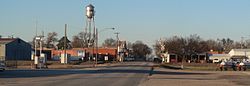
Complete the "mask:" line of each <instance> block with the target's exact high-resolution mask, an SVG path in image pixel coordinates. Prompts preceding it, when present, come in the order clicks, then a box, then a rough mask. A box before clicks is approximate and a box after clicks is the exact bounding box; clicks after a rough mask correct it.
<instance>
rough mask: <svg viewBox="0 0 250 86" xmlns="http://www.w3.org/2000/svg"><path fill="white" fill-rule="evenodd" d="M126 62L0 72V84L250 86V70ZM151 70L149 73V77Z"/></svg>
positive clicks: (24, 85)
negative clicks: (173, 68)
mask: <svg viewBox="0 0 250 86" xmlns="http://www.w3.org/2000/svg"><path fill="white" fill-rule="evenodd" d="M152 65H153V64H152V63H146V62H129V63H127V62H125V63H119V64H116V65H111V66H109V67H105V66H102V67H100V66H99V67H97V68H83V69H49V70H7V71H4V72H0V86H250V82H249V80H250V72H249V71H187V70H170V69H164V68H155V69H154V71H153V72H152V71H151V66H152ZM149 73H152V76H149V75H150V74H149Z"/></svg>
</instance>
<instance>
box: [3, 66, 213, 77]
mask: <svg viewBox="0 0 250 86" xmlns="http://www.w3.org/2000/svg"><path fill="white" fill-rule="evenodd" d="M105 73H141V74H150V73H152V74H168V75H207V74H208V73H188V72H169V71H152V70H148V69H142V70H140V69H123V68H117V69H112V68H110V69H100V70H80V69H54V70H53V69H47V70H6V71H4V72H0V78H31V77H54V76H60V75H70V74H105Z"/></svg>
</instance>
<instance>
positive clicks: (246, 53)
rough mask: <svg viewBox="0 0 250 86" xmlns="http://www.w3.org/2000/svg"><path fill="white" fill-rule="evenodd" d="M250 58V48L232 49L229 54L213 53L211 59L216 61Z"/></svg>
mask: <svg viewBox="0 0 250 86" xmlns="http://www.w3.org/2000/svg"><path fill="white" fill-rule="evenodd" d="M232 58H233V59H250V49H232V50H231V51H230V52H229V53H228V54H212V55H211V56H210V57H209V59H210V60H213V63H214V62H219V61H222V60H230V59H232Z"/></svg>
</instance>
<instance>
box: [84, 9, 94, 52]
mask: <svg viewBox="0 0 250 86" xmlns="http://www.w3.org/2000/svg"><path fill="white" fill-rule="evenodd" d="M94 8H95V7H94V6H93V5H92V4H89V5H87V6H86V17H87V21H86V28H85V33H87V34H88V47H90V46H91V45H93V46H94V40H95V10H94ZM92 26H93V27H92Z"/></svg>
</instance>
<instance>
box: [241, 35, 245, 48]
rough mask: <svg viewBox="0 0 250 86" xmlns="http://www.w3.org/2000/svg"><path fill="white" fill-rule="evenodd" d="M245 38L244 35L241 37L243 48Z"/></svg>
mask: <svg viewBox="0 0 250 86" xmlns="http://www.w3.org/2000/svg"><path fill="white" fill-rule="evenodd" d="M244 38H245V37H243V36H242V37H241V49H243V48H244V47H243V45H244Z"/></svg>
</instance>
